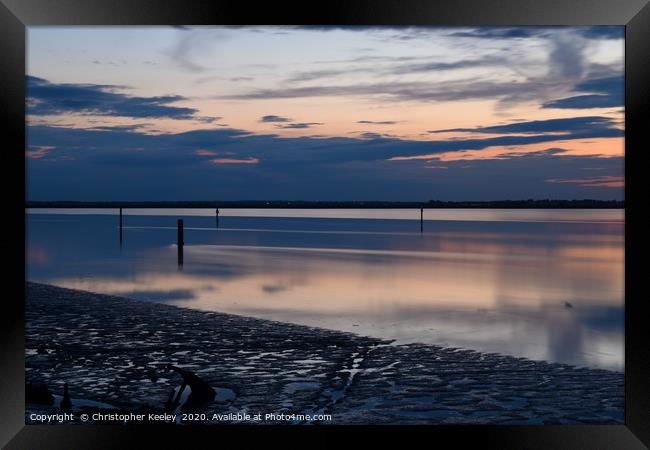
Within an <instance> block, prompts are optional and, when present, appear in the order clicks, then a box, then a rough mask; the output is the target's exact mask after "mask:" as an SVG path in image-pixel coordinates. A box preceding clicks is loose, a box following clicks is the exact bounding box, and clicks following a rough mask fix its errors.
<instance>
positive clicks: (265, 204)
mask: <svg viewBox="0 0 650 450" xmlns="http://www.w3.org/2000/svg"><path fill="white" fill-rule="evenodd" d="M25 206H26V207H27V208H506V209H507V208H531V209H538V208H624V207H625V202H624V201H618V200H532V199H531V200H495V201H464V202H445V201H440V200H430V201H428V202H382V201H316V202H314V201H287V200H271V201H263V200H238V201H158V202H155V201H153V202H151V201H110V202H75V201H27V202H26V204H25Z"/></svg>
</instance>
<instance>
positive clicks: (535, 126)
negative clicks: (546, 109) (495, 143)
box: [429, 116, 622, 134]
mask: <svg viewBox="0 0 650 450" xmlns="http://www.w3.org/2000/svg"><path fill="white" fill-rule="evenodd" d="M615 125H616V123H615V121H614V120H613V119H610V118H609V117H601V116H590V117H570V118H563V119H547V120H531V121H527V122H514V123H510V124H507V125H493V126H489V127H476V128H449V129H445V130H431V131H429V133H449V132H461V133H487V134H515V133H522V134H541V133H580V132H586V133H591V132H594V131H599V130H600V131H609V130H615V128H614V126H615ZM621 133H622V132H621Z"/></svg>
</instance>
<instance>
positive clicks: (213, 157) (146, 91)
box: [25, 26, 624, 201]
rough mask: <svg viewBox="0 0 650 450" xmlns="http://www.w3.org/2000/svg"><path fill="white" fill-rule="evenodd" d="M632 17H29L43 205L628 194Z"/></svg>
mask: <svg viewBox="0 0 650 450" xmlns="http://www.w3.org/2000/svg"><path fill="white" fill-rule="evenodd" d="M623 30H624V29H623V27H517V28H494V27H482V28H460V27H452V28H442V27H367V26H347V27H335V26H265V27H261V26H251V27H241V26H237V27H213V26H210V27H29V28H28V30H27V75H26V83H27V99H26V103H27V143H26V144H27V145H26V148H25V157H26V161H27V198H28V200H81V201H83V200H87V201H93V200H94V201H101V200H106V201H117V200H125V201H128V200H132V201H137V200H170V201H172V200H188V201H189V200H358V201H361V200H379V201H428V200H459V201H462V200H520V199H528V198H533V199H546V198H551V199H585V198H589V199H604V200H611V199H617V200H622V199H623V191H624V167H623V166H624V102H623V100H624V94H623V92H624V90H623V89H624V87H623V81H624V59H623V58H624V31H623Z"/></svg>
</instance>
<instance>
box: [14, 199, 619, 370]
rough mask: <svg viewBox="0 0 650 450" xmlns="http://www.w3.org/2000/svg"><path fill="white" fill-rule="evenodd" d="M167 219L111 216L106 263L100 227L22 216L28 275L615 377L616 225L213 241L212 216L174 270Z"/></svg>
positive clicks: (346, 223)
mask: <svg viewBox="0 0 650 450" xmlns="http://www.w3.org/2000/svg"><path fill="white" fill-rule="evenodd" d="M617 213H618V212H617ZM212 214H214V211H212ZM177 217H179V216H178V215H176V216H174V215H173V214H170V215H169V216H128V215H125V217H124V245H123V247H122V250H121V251H120V250H119V247H118V245H117V244H116V242H115V239H114V236H115V227H116V221H115V218H114V217H111V216H107V215H60V214H47V215H41V214H33V215H32V214H29V215H28V223H27V231H28V246H27V260H28V268H27V269H28V278H29V279H30V280H34V281H42V282H48V283H52V284H56V285H60V286H65V287H70V288H78V289H86V290H90V291H95V292H103V293H110V294H117V295H124V296H128V297H133V298H139V299H145V300H151V301H165V302H169V303H173V304H177V305H182V306H187V307H192V308H199V309H205V310H215V311H223V312H230V313H236V314H245V315H252V316H257V317H263V318H270V319H273V320H281V321H291V322H296V323H301V324H307V325H313V326H321V327H325V328H334V329H341V330H345V331H351V332H355V333H360V334H366V335H371V336H378V337H382V338H388V339H396V340H397V341H399V342H426V343H435V344H441V345H449V346H457V347H465V348H472V349H476V350H481V351H487V352H498V353H505V354H512V355H517V356H525V357H528V358H533V359H542V360H548V361H558V362H566V363H570V364H577V365H587V366H590V367H603V368H609V369H617V370H622V368H623V266H624V265H623V223H622V221H617V220H615V218H613V219H612V220H605V221H601V220H599V221H591V222H590V221H579V222H568V221H556V222H553V221H550V222H549V221H538V220H533V221H531V222H521V221H518V222H513V221H498V220H492V221H466V220H459V221H453V220H443V221H430V222H427V223H426V225H425V230H424V233H422V234H421V233H420V230H419V220H416V221H410V220H398V219H385V220H377V219H325V218H303V217H292V218H282V217H251V216H248V217H232V216H227V215H225V214H224V212H223V211H222V212H221V224H220V226H219V228H216V227H215V218H214V216H211V217H201V216H186V218H185V237H184V241H185V245H184V250H183V252H184V253H183V270H182V271H178V270H177V259H178V250H179V249H178V248H177V246H176V245H175V241H176V218H177ZM563 217H564V218H566V216H563ZM535 218H537V216H535ZM417 219H419V217H418V218H417ZM566 302H569V303H570V304H571V305H572V307H571V308H569V307H567V306H566V305H565V303H566Z"/></svg>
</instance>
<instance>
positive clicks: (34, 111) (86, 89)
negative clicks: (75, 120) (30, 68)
mask: <svg viewBox="0 0 650 450" xmlns="http://www.w3.org/2000/svg"><path fill="white" fill-rule="evenodd" d="M118 88H119V86H113V85H96V84H72V83H65V84H54V83H50V82H49V81H47V80H44V79H42V78H37V77H33V76H27V112H28V114H30V115H36V116H39V115H57V114H64V113H75V114H83V115H93V116H118V117H133V118H170V119H193V118H194V117H193V115H194V114H195V113H196V112H197V110H196V109H193V108H186V107H178V106H170V105H169V104H170V103H175V102H178V101H181V100H186V98H185V97H182V96H179V95H167V96H159V97H131V96H128V95H126V94H122V93H119V92H116V90H117V89H118ZM199 119H204V118H199Z"/></svg>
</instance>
